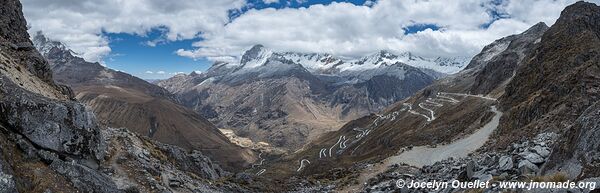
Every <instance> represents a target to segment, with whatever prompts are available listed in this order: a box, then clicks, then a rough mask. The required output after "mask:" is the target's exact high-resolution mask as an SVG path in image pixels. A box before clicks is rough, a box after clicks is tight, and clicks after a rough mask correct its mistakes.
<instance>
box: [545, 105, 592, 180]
mask: <svg viewBox="0 0 600 193" xmlns="http://www.w3.org/2000/svg"><path fill="white" fill-rule="evenodd" d="M569 130H570V131H571V132H569V133H568V134H566V135H567V136H566V137H565V138H564V140H563V141H564V143H562V144H561V145H559V146H557V147H556V148H555V151H556V152H557V153H555V154H553V155H552V156H551V157H550V164H549V166H548V167H546V170H547V171H545V172H555V171H564V172H566V173H567V174H569V176H570V177H572V178H575V177H596V176H599V175H600V168H598V167H597V164H598V163H600V103H599V102H597V103H596V104H595V105H592V106H590V107H589V108H588V109H587V110H586V111H585V112H584V113H583V115H581V116H580V117H579V118H578V119H577V120H576V121H575V125H573V126H572V127H571V128H570V129H569ZM580 175H581V176H580Z"/></svg>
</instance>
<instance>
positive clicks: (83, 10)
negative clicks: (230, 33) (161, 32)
mask: <svg viewBox="0 0 600 193" xmlns="http://www.w3.org/2000/svg"><path fill="white" fill-rule="evenodd" d="M22 3H23V11H24V14H25V17H26V18H27V20H28V24H29V26H31V29H30V30H31V32H35V31H38V30H42V31H44V33H45V34H47V36H48V37H49V38H51V39H55V40H58V41H61V42H64V43H66V44H67V45H68V46H69V47H70V48H71V49H72V50H74V51H75V52H77V53H79V54H80V55H81V56H83V57H84V58H85V59H86V60H89V61H100V60H102V58H103V57H105V56H107V55H108V54H109V53H110V51H111V49H110V47H109V41H108V39H107V38H106V37H104V36H102V34H103V32H109V33H130V34H138V35H144V34H145V33H146V32H148V31H150V30H151V29H153V28H165V29H167V30H166V32H165V38H166V39H167V40H169V41H174V40H181V39H192V38H194V37H196V36H197V35H198V33H218V32H219V31H220V30H221V29H222V28H223V26H224V24H226V23H227V22H228V21H229V17H228V10H232V9H239V8H241V7H242V6H244V4H245V1H244V0H219V1H214V0H171V1H163V0H77V1H73V0H52V1H47V0H22ZM156 43H157V42H148V45H156Z"/></svg>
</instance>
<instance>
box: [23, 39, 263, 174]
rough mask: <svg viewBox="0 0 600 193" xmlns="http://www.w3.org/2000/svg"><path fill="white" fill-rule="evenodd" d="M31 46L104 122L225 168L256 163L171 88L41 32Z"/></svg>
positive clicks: (248, 153)
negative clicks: (91, 58) (95, 59)
mask: <svg viewBox="0 0 600 193" xmlns="http://www.w3.org/2000/svg"><path fill="white" fill-rule="evenodd" d="M33 44H34V46H35V47H36V49H37V50H39V51H40V53H41V54H42V56H44V58H45V59H46V60H47V61H48V63H49V65H50V68H51V70H52V73H53V77H54V80H56V82H58V83H60V84H64V85H68V86H69V87H70V88H72V89H73V92H74V96H75V98H76V99H77V100H78V101H81V102H83V103H85V104H86V105H87V106H89V107H91V109H92V110H93V111H94V113H95V115H96V116H97V117H98V120H99V121H100V122H101V123H102V124H105V125H107V126H109V127H113V128H128V129H129V130H131V131H133V132H136V133H138V134H140V135H142V136H147V137H149V138H151V139H154V140H157V141H159V142H163V143H167V144H172V145H176V146H179V147H182V148H185V149H188V150H192V149H194V150H200V151H202V152H203V153H205V154H207V155H210V156H211V157H212V158H213V159H215V161H217V162H218V163H221V165H223V166H224V167H226V168H227V169H231V168H240V167H244V166H245V165H247V164H248V163H249V162H252V161H253V160H254V159H255V158H254V155H253V153H252V152H250V151H249V150H246V149H243V148H241V147H238V146H236V145H234V144H232V143H230V142H229V140H228V138H227V137H225V136H224V135H223V134H222V133H221V132H219V130H218V129H217V128H216V127H215V126H214V125H213V124H212V123H210V122H209V121H208V120H206V119H205V118H204V117H202V116H201V115H199V114H197V113H196V112H194V111H192V110H190V109H188V108H186V107H183V106H182V105H180V104H179V103H178V101H177V99H176V97H175V96H174V95H173V94H171V93H169V92H168V91H167V90H165V89H163V88H161V87H159V86H156V85H154V84H151V83H148V82H146V81H145V80H142V79H139V78H137V77H135V76H132V75H129V74H126V73H124V72H119V71H115V70H112V69H109V68H106V67H104V66H102V65H100V64H99V63H91V62H87V61H85V60H84V59H82V58H80V57H77V56H75V55H74V53H73V52H72V51H71V50H70V49H68V48H67V46H65V45H64V44H62V43H60V42H57V41H53V40H50V39H48V38H46V37H45V36H44V35H43V33H42V32H37V34H36V35H35V36H34V37H33ZM224 152H226V153H224Z"/></svg>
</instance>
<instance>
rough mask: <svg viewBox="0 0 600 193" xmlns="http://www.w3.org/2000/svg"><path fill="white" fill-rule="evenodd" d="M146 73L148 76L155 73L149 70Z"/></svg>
mask: <svg viewBox="0 0 600 193" xmlns="http://www.w3.org/2000/svg"><path fill="white" fill-rule="evenodd" d="M145 73H146V74H154V72H152V71H149V70H148V71H146V72H145Z"/></svg>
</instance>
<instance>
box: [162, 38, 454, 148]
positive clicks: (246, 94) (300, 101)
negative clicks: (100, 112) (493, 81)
mask: <svg viewBox="0 0 600 193" xmlns="http://www.w3.org/2000/svg"><path fill="white" fill-rule="evenodd" d="M462 59H463V58H436V59H428V58H424V57H418V56H415V55H413V54H410V53H405V54H403V55H394V54H392V53H390V52H387V51H381V52H377V53H375V54H372V55H369V56H366V57H363V58H360V59H358V60H351V61H344V60H341V59H338V58H335V57H334V56H332V55H330V54H317V53H310V54H303V53H294V52H274V51H272V50H270V49H268V48H266V47H264V46H262V45H255V46H253V47H252V48H251V49H249V50H247V51H246V52H245V53H244V54H243V55H242V56H241V59H240V61H239V63H225V62H216V63H215V64H213V66H212V67H211V68H210V69H208V70H207V71H206V72H204V73H196V72H193V73H191V74H189V75H178V76H175V77H173V78H170V79H167V80H164V81H159V82H158V83H157V84H158V85H159V86H161V87H164V88H166V89H167V90H169V91H170V92H172V93H175V94H176V95H177V96H178V98H179V100H180V101H181V102H182V104H184V105H186V106H188V107H190V108H192V109H194V110H196V111H197V112H198V113H200V114H202V115H204V116H206V117H207V118H208V119H209V120H211V121H212V122H213V123H215V124H216V125H217V126H219V127H222V128H231V129H232V130H234V131H235V133H236V134H237V135H239V136H243V137H249V138H250V139H252V140H255V141H264V142H268V143H270V144H271V145H273V146H275V147H282V148H286V149H290V150H295V149H298V148H301V147H302V146H303V145H305V144H306V143H307V142H309V141H310V140H312V139H314V138H315V137H316V136H319V135H320V134H321V133H323V132H326V131H332V130H336V129H338V128H339V127H340V126H341V125H342V124H344V123H346V122H347V121H349V120H353V119H356V118H358V117H361V116H364V115H368V114H370V113H373V112H377V111H379V110H381V109H383V108H384V107H386V106H388V105H390V104H393V103H394V102H396V101H399V100H402V99H404V98H405V97H407V96H410V95H412V94H413V93H414V92H416V91H418V90H420V89H421V88H423V87H425V86H427V85H429V84H431V83H432V82H433V81H434V80H436V79H437V78H440V77H443V76H445V74H444V73H441V72H438V71H435V70H434V69H441V70H443V72H453V71H455V70H457V69H460V68H463V67H464V66H466V62H465V60H462ZM404 62H406V63H404ZM407 63H408V64H411V65H408V64H407ZM430 67H431V68H432V69H429V68H430Z"/></svg>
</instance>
